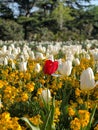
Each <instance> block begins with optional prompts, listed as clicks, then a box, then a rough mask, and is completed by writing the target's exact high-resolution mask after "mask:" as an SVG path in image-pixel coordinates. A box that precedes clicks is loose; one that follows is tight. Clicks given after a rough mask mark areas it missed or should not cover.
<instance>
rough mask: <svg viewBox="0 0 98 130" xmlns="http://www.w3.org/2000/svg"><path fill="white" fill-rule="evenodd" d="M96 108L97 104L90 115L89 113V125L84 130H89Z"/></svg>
mask: <svg viewBox="0 0 98 130" xmlns="http://www.w3.org/2000/svg"><path fill="white" fill-rule="evenodd" d="M96 108H97V104H95V106H94V108H93V110H92V113H91V116H90V121H89V124H88V126H87V128H86V130H90V129H91V125H92V122H93V118H94V115H95V112H96Z"/></svg>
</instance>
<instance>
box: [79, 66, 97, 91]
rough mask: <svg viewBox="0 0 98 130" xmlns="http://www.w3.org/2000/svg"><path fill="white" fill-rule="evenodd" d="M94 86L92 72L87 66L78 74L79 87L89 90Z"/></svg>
mask: <svg viewBox="0 0 98 130" xmlns="http://www.w3.org/2000/svg"><path fill="white" fill-rule="evenodd" d="M94 87H95V80H94V73H93V70H92V69H91V68H90V67H89V68H87V69H86V70H84V71H83V72H82V74H81V76H80V89H81V90H91V89H93V88H94Z"/></svg>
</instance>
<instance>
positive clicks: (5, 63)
mask: <svg viewBox="0 0 98 130" xmlns="http://www.w3.org/2000/svg"><path fill="white" fill-rule="evenodd" d="M4 65H8V58H7V57H5V58H4Z"/></svg>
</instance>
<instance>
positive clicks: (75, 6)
mask: <svg viewBox="0 0 98 130" xmlns="http://www.w3.org/2000/svg"><path fill="white" fill-rule="evenodd" d="M90 1H91V0H5V1H3V0H0V19H2V21H3V20H8V21H9V20H11V22H13V26H14V25H15V24H14V23H15V22H16V23H17V25H19V26H21V29H22V30H21V31H19V33H21V32H23V34H24V35H22V36H24V38H23V39H25V40H39V39H40V40H43V39H44V40H50V39H51V40H68V39H77V40H79V38H80V39H85V38H89V39H90V38H97V32H98V31H97V30H98V29H97V28H98V22H97V21H98V6H92V5H90V4H88V5H87V4H85V2H88V3H89V2H90ZM83 3H84V4H83ZM10 5H11V6H10ZM13 5H14V7H13ZM15 6H16V7H15ZM13 10H14V11H13ZM15 12H16V13H17V12H18V15H17V17H16V16H15ZM6 26H9V28H11V24H10V23H9V22H7V24H6V25H5V24H2V26H1V28H3V29H2V37H1V39H5V40H6V39H10V37H8V36H9V34H8V33H9V31H6V35H7V34H8V36H7V37H6V38H3V34H4V33H3V30H4V27H6ZM15 26H16V25H15ZM14 28H15V27H14ZM11 29H12V28H11ZM12 30H13V29H12ZM10 31H11V30H10ZM14 31H15V30H14ZM43 31H44V33H43ZM7 32H8V33H7ZM16 33H17V31H16ZM49 35H50V36H49ZM50 37H51V38H50ZM16 39H17V38H16Z"/></svg>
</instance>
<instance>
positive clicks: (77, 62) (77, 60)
mask: <svg viewBox="0 0 98 130" xmlns="http://www.w3.org/2000/svg"><path fill="white" fill-rule="evenodd" d="M73 62H74V64H75V66H77V65H80V61H79V59H78V58H76V59H74V60H73Z"/></svg>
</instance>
